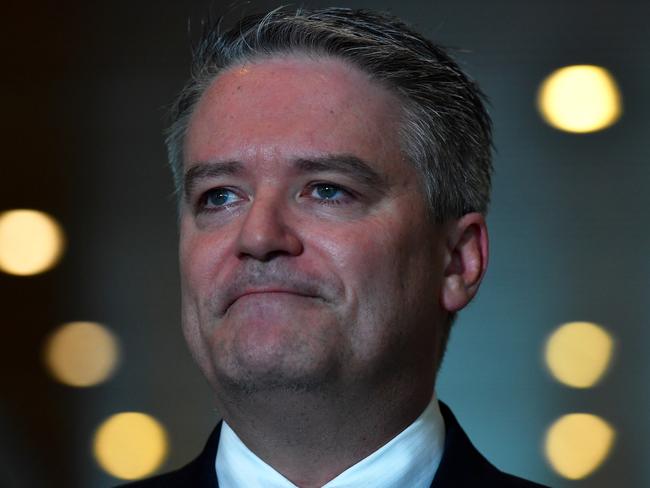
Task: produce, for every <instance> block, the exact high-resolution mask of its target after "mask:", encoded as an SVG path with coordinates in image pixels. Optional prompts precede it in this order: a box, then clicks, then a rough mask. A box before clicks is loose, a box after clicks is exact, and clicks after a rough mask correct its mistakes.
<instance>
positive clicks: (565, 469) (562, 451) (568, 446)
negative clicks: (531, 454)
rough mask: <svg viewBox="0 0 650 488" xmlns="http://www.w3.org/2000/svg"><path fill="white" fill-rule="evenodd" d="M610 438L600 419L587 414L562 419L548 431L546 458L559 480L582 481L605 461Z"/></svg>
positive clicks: (613, 435) (613, 434)
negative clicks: (561, 478) (560, 478)
mask: <svg viewBox="0 0 650 488" xmlns="http://www.w3.org/2000/svg"><path fill="white" fill-rule="evenodd" d="M614 437H615V432H614V429H613V428H612V427H611V426H610V425H609V424H608V423H607V422H605V421H604V420H603V419H601V418H600V417H597V416H595V415H591V414H587V413H572V414H568V415H564V416H563V417H560V418H559V419H558V420H557V421H556V422H555V423H554V424H553V425H551V427H550V428H549V430H548V433H547V435H546V445H545V451H546V457H547V459H548V461H549V462H550V463H551V466H552V467H553V469H554V470H555V471H557V472H558V473H559V474H560V475H561V476H564V477H565V478H569V479H572V480H576V479H580V478H584V477H585V476H588V475H589V474H591V473H592V472H593V471H594V470H595V469H596V468H598V466H600V465H601V464H602V463H603V461H605V459H606V458H607V455H608V454H609V452H610V450H611V448H612V445H613V443H614Z"/></svg>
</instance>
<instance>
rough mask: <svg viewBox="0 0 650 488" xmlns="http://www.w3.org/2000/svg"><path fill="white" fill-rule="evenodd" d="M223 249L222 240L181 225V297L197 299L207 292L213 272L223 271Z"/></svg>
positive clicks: (223, 243)
mask: <svg viewBox="0 0 650 488" xmlns="http://www.w3.org/2000/svg"><path fill="white" fill-rule="evenodd" d="M227 249H228V244H227V240H226V239H223V238H217V236H215V235H214V234H212V233H201V232H197V231H195V230H193V229H189V230H187V229H185V228H181V235H180V240H179V265H180V274H181V286H182V289H183V295H184V297H190V296H191V297H194V298H199V297H200V296H201V295H203V294H204V293H207V292H209V290H210V286H211V284H212V286H213V284H214V280H215V275H216V274H217V273H219V272H221V271H223V270H224V257H225V256H226V251H227Z"/></svg>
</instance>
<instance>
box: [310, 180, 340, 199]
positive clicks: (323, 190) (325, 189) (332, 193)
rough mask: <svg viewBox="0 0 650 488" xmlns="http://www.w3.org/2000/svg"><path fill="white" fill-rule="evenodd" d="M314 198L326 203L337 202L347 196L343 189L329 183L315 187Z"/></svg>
mask: <svg viewBox="0 0 650 488" xmlns="http://www.w3.org/2000/svg"><path fill="white" fill-rule="evenodd" d="M311 194H312V196H313V197H315V198H317V199H319V200H325V201H336V200H340V199H341V198H344V197H346V196H347V192H346V191H345V190H343V189H342V188H340V187H338V186H336V185H332V184H329V183H319V184H316V185H314V186H313V190H312V192H311Z"/></svg>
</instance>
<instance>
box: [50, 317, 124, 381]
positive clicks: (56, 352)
mask: <svg viewBox="0 0 650 488" xmlns="http://www.w3.org/2000/svg"><path fill="white" fill-rule="evenodd" d="M118 361H119V345H118V342H117V340H116V339H115V337H114V336H113V334H111V332H109V331H108V330H107V329H106V328H105V327H103V326H101V325H100V324H96V323H94V322H70V323H68V324H65V325H63V326H61V327H60V328H59V329H58V330H56V331H55V332H54V333H53V334H52V335H51V336H50V338H49V339H48V341H47V343H46V344H45V364H46V365H47V366H48V369H49V371H50V372H51V373H52V375H53V376H54V377H55V378H56V379H57V380H59V381H61V382H62V383H65V384H66V385H70V386H93V385H96V384H98V383H101V382H102V381H105V380H106V379H108V378H109V377H110V375H111V374H112V373H113V372H114V371H115V368H116V366H117V363H118Z"/></svg>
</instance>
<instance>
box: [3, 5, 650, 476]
mask: <svg viewBox="0 0 650 488" xmlns="http://www.w3.org/2000/svg"><path fill="white" fill-rule="evenodd" d="M278 5H279V3H277V2H264V1H259V2H252V3H243V2H240V3H238V4H237V6H235V7H232V6H231V5H228V4H225V3H224V4H222V3H219V2H208V1H200V0H193V1H185V2H178V1H165V0H163V1H156V2H154V1H139V2H133V1H131V2H127V1H124V0H114V1H112V2H81V1H73V0H69V1H65V2H59V3H52V2H27V1H24V2H15V1H10V2H8V3H5V8H4V9H3V10H4V11H3V18H4V21H3V25H4V29H3V30H2V37H3V39H2V42H1V43H0V46H1V47H0V49H1V50H2V65H3V70H2V78H0V83H1V86H2V89H1V91H0V97H1V100H2V117H1V118H0V123H1V124H2V131H1V132H2V136H3V140H4V142H3V145H2V147H3V154H4V156H3V159H4V160H3V162H2V164H1V165H0V182H1V185H2V186H1V187H2V191H1V192H0V211H4V210H11V209H17V208H30V209H38V210H41V211H44V212H47V213H48V214H50V215H51V216H53V217H54V218H55V219H56V220H58V222H59V223H60V224H61V226H62V228H63V229H64V231H65V235H66V243H67V244H66V249H65V253H64V256H63V259H62V260H61V261H60V262H59V263H58V265H57V266H56V267H54V268H53V269H51V270H50V271H47V272H45V273H42V274H37V275H34V276H14V275H11V274H7V273H0V290H1V297H2V302H1V303H2V310H3V315H2V322H3V325H4V327H3V329H2V330H3V331H4V339H3V340H2V346H1V347H2V349H1V351H0V361H2V363H1V368H0V371H1V372H2V373H1V379H2V400H1V402H0V486H3V487H32V486H33V487H36V486H38V487H50V486H51V487H68V488H74V487H106V486H113V485H115V484H118V483H119V482H120V480H119V479H118V478H116V477H113V476H111V475H110V474H108V473H107V472H106V471H105V470H104V469H102V468H101V467H100V465H99V464H98V463H97V461H96V460H95V457H94V455H93V450H92V446H93V436H94V435H95V431H96V429H97V428H98V426H99V425H100V424H101V423H102V422H103V421H104V420H105V419H106V418H108V417H109V416H111V415H112V414H115V413H118V412H125V411H137V412H145V413H147V414H149V415H151V416H153V417H154V418H156V419H157V420H158V421H159V422H160V423H161V424H162V425H163V426H164V428H165V429H166V431H167V433H168V441H169V451H168V455H167V456H166V457H165V458H164V462H163V464H162V465H161V466H160V468H159V471H165V470H169V469H172V468H175V467H178V466H180V465H181V464H183V463H185V462H186V461H188V460H189V459H190V458H192V457H193V456H194V455H195V454H196V453H197V452H198V451H199V450H200V449H201V447H202V446H203V443H204V442H205V439H206V438H207V435H208V433H209V431H210V429H211V427H212V426H213V425H214V422H215V421H216V420H217V419H218V412H216V411H215V409H214V408H213V407H212V399H211V393H210V391H209V388H208V386H207V384H206V383H205V382H204V380H203V378H202V377H201V375H200V373H199V371H198V369H196V368H195V366H194V364H193V363H192V361H191V358H190V355H189V353H188V352H187V350H186V347H185V344H184V342H183V339H182V336H181V332H180V324H179V283H178V268H177V258H176V252H177V249H176V239H177V234H176V222H175V204H174V198H173V196H172V183H171V177H170V174H169V172H168V169H167V167H166V157H165V151H164V147H163V137H162V132H163V129H164V126H165V111H166V107H167V106H168V104H169V103H170V102H171V100H172V99H173V97H174V95H175V94H176V93H177V91H178V90H179V89H180V88H181V86H182V84H183V83H184V80H185V79H186V76H187V75H188V69H189V59H190V39H191V38H192V37H193V34H192V32H198V26H199V25H200V20H201V18H202V17H204V16H205V15H206V13H208V12H212V13H213V14H220V13H224V12H226V11H229V10H230V11H231V12H232V13H231V17H233V18H234V17H236V16H237V15H239V13H240V12H254V11H260V10H264V9H267V8H270V7H275V6H278ZM309 5H310V6H324V5H331V3H325V2H311V3H309ZM336 5H339V6H351V7H366V8H380V9H384V10H389V11H392V12H393V13H395V14H396V15H398V16H400V17H402V18H404V19H405V20H407V21H408V22H410V23H412V24H413V25H415V27H416V28H418V29H419V30H420V31H421V32H423V33H425V34H426V35H428V36H429V37H430V38H432V39H434V40H436V41H438V42H440V43H442V44H443V45H447V46H451V47H458V48H463V51H462V52H460V53H459V54H458V55H457V57H458V59H459V60H460V61H461V62H462V64H463V66H464V67H465V68H466V70H467V71H468V72H469V73H470V74H471V75H472V76H473V77H474V78H475V79H476V80H478V81H479V83H480V85H481V86H482V88H483V90H484V91H485V92H486V93H487V95H488V97H489V98H490V100H491V107H490V111H491V114H492V117H493V119H494V124H495V138H496V148H497V152H496V155H495V167H496V176H495V181H494V192H493V206H492V210H491V213H490V217H489V224H490V229H491V239H492V246H491V250H492V260H491V264H490V271H489V272H488V275H487V278H486V281H485V282H484V285H483V289H482V292H481V294H480V296H479V297H478V299H477V300H476V301H475V303H473V304H472V305H471V306H470V307H469V309H468V310H467V311H465V312H463V313H461V315H460V319H459V321H458V322H457V325H456V326H455V330H454V333H453V335H452V340H451V343H450V346H449V351H448V356H447V359H446V361H445V364H444V366H443V369H442V372H441V376H440V384H439V388H438V395H439V397H440V398H442V399H444V400H445V401H446V402H447V403H448V404H450V405H451V406H452V408H454V410H455V412H456V414H457V415H458V417H459V419H460V421H461V423H462V424H463V425H464V427H465V428H466V430H467V431H468V434H469V435H470V437H471V438H472V439H473V441H474V442H475V444H476V445H477V447H478V448H479V449H480V450H482V451H483V452H484V454H485V455H486V456H487V457H488V458H489V459H490V460H492V461H493V462H494V463H495V464H496V465H497V466H499V467H500V468H502V469H504V470H506V471H510V472H514V473H516V474H519V475H520V476H525V477H529V478H531V479H534V480H536V481H539V482H543V483H546V484H550V485H552V486H555V487H587V486H588V487H603V488H604V487H611V486H629V487H642V486H650V467H649V465H648V463H647V456H648V452H649V451H650V444H649V443H648V439H649V438H650V420H649V415H648V414H649V413H650V388H649V387H648V385H649V384H650V362H649V361H648V360H647V359H646V357H647V350H648V347H649V346H650V327H648V326H649V325H650V308H649V307H648V299H649V298H650V297H649V291H650V286H649V285H650V278H649V276H650V258H649V257H648V250H649V249H650V226H649V225H648V216H647V213H648V210H649V209H650V196H649V194H648V188H649V186H648V183H649V182H650V165H649V162H650V143H649V142H648V137H649V136H650V119H649V118H648V112H649V109H650V92H649V90H648V87H649V86H650V27H649V26H650V24H649V23H648V19H649V18H650V2H647V1H643V2H642V1H620V2H612V1H603V0H589V1H587V0H574V1H570V2H567V1H557V0H547V1H537V0H533V1H530V2H520V1H515V0H504V1H497V2H484V1H479V0H442V1H432V2H423V1H417V0H402V1H400V2H390V1H388V0H385V1H383V2H368V1H358V2H342V3H338V4H336ZM573 64H595V65H599V66H602V67H605V68H607V69H608V70H609V71H610V72H611V73H612V75H613V76H614V77H615V79H616V81H617V83H618V86H619V89H620V91H621V94H622V97H623V115H622V117H621V119H620V120H619V121H618V123H616V124H615V125H613V126H612V127H610V128H607V129H605V130H602V131H598V132H594V133H590V134H571V133H567V132H563V131H560V130H557V129H554V128H551V127H550V126H549V125H548V124H546V123H545V122H544V121H543V120H542V118H541V117H540V115H539V112H538V111H537V108H536V96H537V90H538V88H539V85H540V83H541V82H542V80H543V79H544V78H545V77H546V76H547V75H548V74H549V73H551V72H552V71H553V70H555V69H557V68H560V67H562V66H566V65H573ZM80 320H83V321H93V322H98V323H101V324H103V325H104V326H105V327H106V328H107V329H108V330H110V331H112V333H113V334H114V335H115V337H116V338H117V340H118V342H119V345H120V351H121V352H120V358H121V359H120V362H119V366H118V368H117V369H116V371H115V374H114V375H113V376H112V377H111V378H110V379H109V380H107V381H105V382H103V383H101V384H99V385H97V386H92V387H88V388H74V387H70V386H66V385H64V384H62V383H60V382H58V381H56V380H54V379H53V377H52V376H51V375H50V374H49V373H48V370H47V368H46V366H45V364H44V360H43V351H44V347H45V343H46V340H47V337H49V336H50V334H51V333H52V332H53V331H55V330H57V328H58V327H60V326H61V324H64V323H67V322H72V321H80ZM571 321H590V322H594V323H597V324H599V325H601V326H602V327H603V329H604V330H606V331H607V333H608V334H610V335H611V337H612V338H613V341H614V344H615V349H614V351H615V354H614V357H613V360H612V361H611V363H610V364H609V367H608V368H607V369H608V370H607V373H606V374H605V375H604V377H603V378H602V380H601V381H599V382H598V383H597V384H595V385H594V386H593V387H591V388H581V389H576V388H571V387H568V386H565V385H563V384H562V383H560V382H558V381H556V380H555V379H554V378H553V376H552V375H551V374H550V373H549V372H548V369H547V367H546V366H545V362H544V347H545V343H546V340H547V338H548V337H549V335H550V334H551V333H552V332H553V331H554V330H556V328H557V327H558V326H559V325H560V324H563V323H565V322H571ZM576 412H582V413H590V414H594V415H597V416H599V417H600V418H602V419H604V420H605V421H606V422H607V423H608V424H609V425H610V426H611V427H612V428H613V430H614V431H615V432H616V436H615V441H614V444H613V447H612V449H611V451H609V453H608V455H607V456H606V458H605V459H604V461H603V463H602V464H601V465H600V466H599V467H598V468H597V469H595V470H594V472H593V473H591V474H590V475H589V476H587V477H585V478H584V479H581V480H573V481H572V480H568V479H566V478H564V477H563V476H560V474H558V473H557V472H556V471H555V470H554V469H553V468H552V467H551V465H550V464H549V462H548V461H547V459H546V456H545V450H544V439H545V436H546V433H547V429H548V428H549V426H550V425H551V424H552V423H553V422H554V421H555V420H557V419H558V418H559V417H561V416H562V415H564V414H567V413H576Z"/></svg>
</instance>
